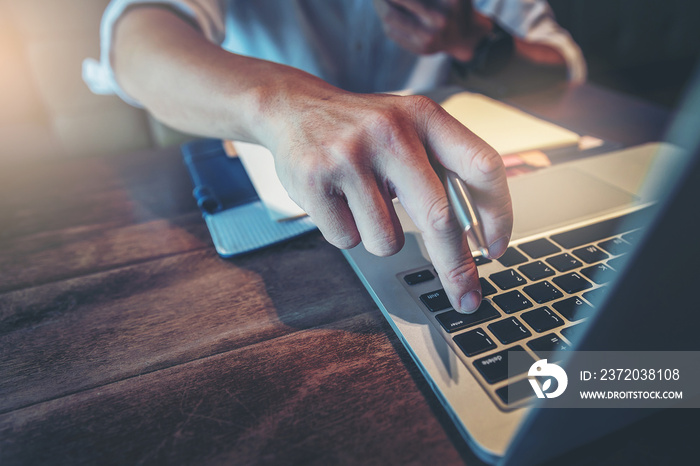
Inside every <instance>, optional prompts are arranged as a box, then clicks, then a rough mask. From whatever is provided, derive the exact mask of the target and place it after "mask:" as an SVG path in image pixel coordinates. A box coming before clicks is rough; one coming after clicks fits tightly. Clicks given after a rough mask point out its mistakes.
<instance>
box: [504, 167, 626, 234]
mask: <svg viewBox="0 0 700 466" xmlns="http://www.w3.org/2000/svg"><path fill="white" fill-rule="evenodd" d="M509 185H510V192H511V197H512V199H513V211H514V215H515V225H514V227H513V239H517V238H523V237H525V236H530V235H534V234H537V233H542V232H544V231H547V230H551V229H553V228H558V227H562V226H566V225H568V224H571V223H574V222H577V221H584V220H587V219H591V218H595V217H598V216H600V215H604V214H607V213H612V212H614V211H616V210H618V209H620V208H623V207H626V206H631V205H633V203H634V201H636V200H638V198H637V197H636V196H634V195H633V194H632V193H629V192H627V191H624V190H622V189H620V188H617V187H615V186H613V185H611V184H609V183H606V182H604V181H602V180H600V179H598V178H595V177H594V176H591V175H588V174H586V173H583V172H580V171H577V170H576V169H573V168H568V167H555V168H552V169H548V170H543V171H540V172H537V173H533V174H532V175H525V176H521V177H516V178H513V179H512V180H510V182H509Z"/></svg>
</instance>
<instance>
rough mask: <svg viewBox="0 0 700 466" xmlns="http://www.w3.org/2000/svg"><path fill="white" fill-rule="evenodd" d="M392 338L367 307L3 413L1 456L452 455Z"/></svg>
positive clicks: (250, 458)
mask: <svg viewBox="0 0 700 466" xmlns="http://www.w3.org/2000/svg"><path fill="white" fill-rule="evenodd" d="M389 335H391V336H389ZM392 340H393V342H392ZM395 340H396V337H395V336H393V334H391V330H390V329H389V328H388V324H387V323H386V322H385V320H384V319H383V317H382V316H381V315H380V314H379V313H378V311H372V312H369V313H364V314H361V315H356V316H353V317H350V318H348V319H345V320H342V321H338V322H334V323H332V324H329V325H326V326H324V327H322V328H315V329H312V330H305V331H299V332H295V333H293V334H291V335H288V336H284V337H281V338H276V339H272V340H267V341H264V342H261V343H259V344H256V345H251V346H247V347H245V348H242V349H237V350H234V351H230V352H227V353H223V354H218V355H215V356H212V357H208V358H204V359H199V360H197V361H193V362H190V363H187V364H182V365H180V366H178V367H171V368H167V369H163V370H159V371H157V372H152V373H150V374H147V375H143V376H140V377H135V378H132V379H129V380H125V381H121V382H117V383H114V384H111V385H107V386H103V387H100V388H96V389H93V390H89V391H86V392H82V393H78V394H75V395H71V396H67V397H63V398H60V399H57V400H53V401H50V402H46V403H42V404H40V405H36V406H32V407H29V408H26V409H21V410H17V411H14V412H11V413H8V414H4V415H1V416H0V463H2V464H40V463H46V462H50V463H52V464H89V463H94V462H96V461H98V462H103V461H106V462H109V463H122V464H124V463H126V464H142V463H189V464H214V463H216V464H232V463H235V464H323V465H325V464H337V463H340V464H348V463H353V464H435V462H436V461H437V462H438V463H439V464H457V463H460V462H461V458H460V456H459V454H458V452H457V450H456V449H455V448H454V446H453V445H452V443H451V442H450V439H449V438H448V437H447V435H446V433H445V431H444V430H443V428H442V427H441V425H440V423H439V422H438V421H437V419H436V417H435V415H434V414H433V413H432V412H431V409H430V407H429V406H428V405H427V404H426V403H425V398H424V395H423V392H422V391H421V388H422V389H425V387H418V386H417V385H416V383H415V381H414V378H413V377H412V376H411V372H414V373H415V371H416V369H415V367H411V368H409V369H408V370H407V368H406V367H405V366H404V364H403V363H402V360H401V359H400V358H399V356H398V355H397V352H396V350H395V347H394V344H396V341H395ZM423 384H424V383H423ZM29 445H40V446H41V447H40V448H28V446H29ZM472 460H474V461H475V459H474V458H473V457H472Z"/></svg>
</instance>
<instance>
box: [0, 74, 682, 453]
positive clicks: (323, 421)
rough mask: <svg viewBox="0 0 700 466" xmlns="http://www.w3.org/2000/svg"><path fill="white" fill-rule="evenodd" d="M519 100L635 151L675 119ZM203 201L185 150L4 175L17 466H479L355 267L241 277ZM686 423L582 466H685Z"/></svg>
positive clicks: (10, 391) (602, 447)
mask: <svg viewBox="0 0 700 466" xmlns="http://www.w3.org/2000/svg"><path fill="white" fill-rule="evenodd" d="M513 101H514V102H515V103H516V104H518V105H521V106H523V107H524V108H528V109H530V110H532V111H534V112H536V113H539V114H541V115H544V116H546V117H549V118H553V119H556V120H558V121H560V122H561V123H563V124H565V125H566V126H570V127H572V128H574V129H578V130H581V131H583V132H586V133H590V134H594V135H598V136H602V137H604V138H607V139H612V140H618V141H621V142H623V143H625V144H632V143H637V142H643V141H646V140H653V139H656V138H657V137H658V136H659V135H660V134H661V130H662V127H663V124H664V121H665V118H666V112H664V111H662V110H659V109H655V108H653V107H650V106H648V105H646V104H644V103H642V102H638V101H635V100H632V99H629V98H625V97H623V96H620V95H616V94H612V93H610V92H607V91H604V90H602V89H599V88H595V87H592V86H584V87H582V88H579V89H575V90H570V89H568V90H567V89H550V90H548V91H546V92H540V93H538V94H530V95H527V96H521V97H518V98H514V99H513ZM190 190H191V185H190V181H189V179H188V177H187V174H186V172H185V169H184V167H183V164H182V162H181V158H180V156H179V151H178V149H177V148H170V149H164V150H148V151H143V152H139V153H133V154H126V155H121V156H115V157H109V158H84V159H73V160H56V161H53V162H42V163H21V164H13V165H10V164H8V163H4V164H3V165H0V355H1V357H0V464H2V465H9V464H46V463H50V464H54V463H57V464H96V463H122V464H142V463H154V462H155V463H163V462H165V463H195V464H202V463H214V464H220V463H224V464H228V463H237V464H240V463H243V464H250V463H255V464H268V463H271V464H280V463H281V464H288V463H297V464H299V463H302V464H329V463H360V464H364V463H382V464H399V463H401V464H404V463H413V464H434V463H439V464H451V463H459V462H462V461H465V462H467V463H470V464H478V463H479V461H478V460H477V459H476V457H475V456H474V455H473V454H472V453H471V452H470V451H469V449H468V448H467V447H466V445H465V444H464V443H463V442H462V441H461V439H460V438H459V435H458V434H457V432H456V430H455V428H454V427H453V426H452V424H451V422H450V421H449V419H448V417H447V415H446V414H445V413H444V411H443V410H442V408H441V407H440V405H439V403H438V402H437V400H436V398H435V396H434V395H433V394H432V392H431V391H430V389H429V387H428V385H427V383H426V382H425V381H424V379H423V378H422V376H421V375H420V373H419V372H418V370H417V368H416V367H415V366H414V364H413V363H412V361H411V360H410V358H409V356H408V354H407V353H406V351H405V350H404V348H403V347H402V346H401V344H400V343H399V342H398V339H397V338H396V336H395V335H394V333H393V331H392V330H391V329H390V327H389V325H388V324H387V323H386V322H385V320H384V319H383V317H382V316H381V314H380V312H379V311H378V309H377V307H376V306H375V304H374V303H373V302H372V300H371V299H370V297H369V295H368V294H367V293H366V291H365V290H364V288H363V286H362V285H361V283H360V282H359V280H358V279H357V278H356V277H355V275H354V273H353V272H352V270H351V268H350V267H349V265H348V264H347V263H346V262H345V260H344V259H343V257H342V255H341V253H340V252H339V251H338V250H336V249H335V248H333V247H331V246H330V245H328V244H327V243H326V242H325V241H324V240H323V238H322V237H321V236H320V234H318V233H312V234H309V235H307V236H304V237H302V238H299V239H296V240H294V241H291V242H289V243H286V244H283V245H279V246H276V247H272V248H269V249H267V250H264V251H260V252H256V253H252V254H249V255H247V256H244V257H240V258H236V259H234V260H222V259H220V258H219V257H218V256H217V255H216V253H215V251H214V249H213V247H212V244H211V240H210V238H209V234H208V232H207V230H206V227H205V225H204V222H203V221H202V219H201V217H200V214H199V212H198V210H197V208H196V205H195V203H194V201H193V199H192V197H191V194H190ZM673 416H676V414H673ZM686 416H687V414H686ZM674 422H676V419H675V418H672V419H671V415H669V414H668V413H662V414H661V415H657V416H655V417H654V418H652V421H643V422H642V423H640V424H638V425H636V426H633V427H631V428H629V429H627V430H626V431H623V432H622V433H620V434H616V435H615V436H611V437H609V438H608V439H604V440H603V441H600V442H597V443H595V444H594V445H593V446H592V447H590V448H586V449H585V450H581V451H578V452H573V453H572V454H570V455H569V457H568V460H567V461H569V462H572V461H573V462H576V461H578V462H580V463H577V464H589V463H598V462H600V461H601V460H606V459H607V460H610V461H611V462H610V464H617V463H619V461H615V460H616V459H620V458H625V459H627V458H641V459H647V458H649V457H650V455H652V456H651V457H653V455H654V454H656V455H664V454H665V451H666V449H665V447H666V446H669V445H671V446H675V447H676V449H677V450H678V449H679V448H678V447H679V446H680V445H682V444H684V442H683V440H684V438H690V437H682V432H681V433H678V432H676V433H675V434H674V433H673V432H675V431H673V430H672V428H673V426H672V424H673V423H674ZM659 424H660V425H662V426H664V429H661V430H658V429H657V430H658V432H657V433H656V434H652V438H655V439H657V436H659V435H661V436H662V437H661V440H660V445H658V446H656V447H655V446H654V443H653V442H651V441H649V439H648V436H646V437H645V434H646V433H647V432H649V431H650V429H652V427H654V426H657V425H659ZM669 425H671V427H669ZM659 432H660V433H659ZM668 432H671V433H672V434H668V435H665V434H666V433H668ZM664 435H665V436H664ZM640 439H641V440H640ZM676 439H678V440H676ZM657 440H658V439H657ZM674 442H676V443H674ZM691 443H692V442H691ZM620 455H623V456H620ZM659 457H663V456H659ZM574 460H575V461H574Z"/></svg>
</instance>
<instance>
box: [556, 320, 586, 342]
mask: <svg viewBox="0 0 700 466" xmlns="http://www.w3.org/2000/svg"><path fill="white" fill-rule="evenodd" d="M585 327H586V326H585V325H581V324H576V325H572V326H571V327H566V328H563V329H561V334H562V335H564V336H565V337H566V339H567V340H569V341H570V342H572V343H575V342H576V341H578V339H579V338H580V337H581V332H582V331H583V329H584V328H585Z"/></svg>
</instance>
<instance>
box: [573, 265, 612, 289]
mask: <svg viewBox="0 0 700 466" xmlns="http://www.w3.org/2000/svg"><path fill="white" fill-rule="evenodd" d="M581 273H582V274H584V275H585V276H586V277H588V279H589V280H592V281H593V282H594V283H597V284H598V285H602V284H603V283H608V282H609V281H610V280H612V279H614V278H615V275H617V272H615V271H614V270H613V269H611V268H610V267H609V266H607V265H605V264H602V263H601V264H596V265H592V266H590V267H586V268H585V269H581Z"/></svg>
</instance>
